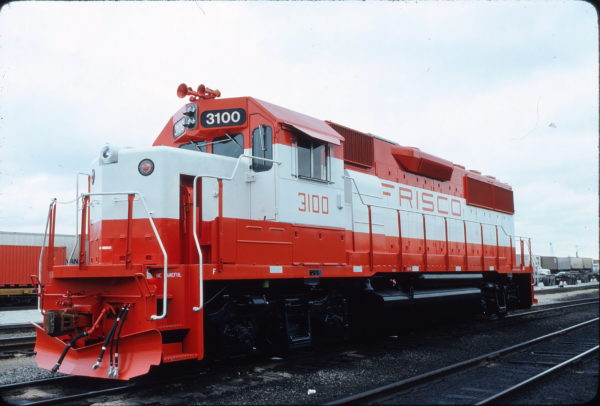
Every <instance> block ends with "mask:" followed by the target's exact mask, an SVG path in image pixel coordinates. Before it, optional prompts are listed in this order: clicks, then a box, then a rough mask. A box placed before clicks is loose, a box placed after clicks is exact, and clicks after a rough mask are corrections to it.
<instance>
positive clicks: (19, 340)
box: [0, 336, 35, 351]
mask: <svg viewBox="0 0 600 406" xmlns="http://www.w3.org/2000/svg"><path fill="white" fill-rule="evenodd" d="M34 345H35V336H20V337H8V338H0V351H12V350H19V349H23V348H30V347H33V346H34Z"/></svg>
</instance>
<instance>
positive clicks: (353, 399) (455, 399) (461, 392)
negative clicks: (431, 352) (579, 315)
mask: <svg viewBox="0 0 600 406" xmlns="http://www.w3.org/2000/svg"><path fill="white" fill-rule="evenodd" d="M598 320H599V318H594V319H591V320H588V321H586V322H583V323H579V324H576V325H573V326H571V327H568V328H565V329H561V330H559V331H555V332H553V333H550V334H545V335H543V336H540V337H537V338H534V339H532V340H528V341H525V342H522V343H519V344H516V345H512V346H510V347H506V348H503V349H500V350H497V351H494V352H491V353H488V354H484V355H481V356H478V357H475V358H472V359H469V360H465V361H462V362H458V363H456V364H452V365H449V366H446V367H443V368H440V369H437V370H434V371H430V372H426V373H424V374H420V375H417V376H414V377H410V378H408V379H403V380H401V381H397V382H392V383H389V384H387V385H383V386H380V387H377V388H373V389H370V390H367V391H364V392H360V393H356V394H354V395H351V396H347V397H344V398H341V399H337V400H334V401H332V402H329V403H326V404H327V405H348V404H365V403H376V404H417V403H418V404H440V403H444V404H446V403H450V404H452V403H454V404H465V403H468V404H475V405H483V404H487V403H490V402H492V401H497V400H499V399H501V398H503V397H505V396H507V395H508V394H512V393H514V392H515V391H518V390H521V389H523V388H524V387H525V386H526V385H528V384H530V383H532V382H535V381H537V380H539V379H542V378H544V377H545V376H547V375H549V374H551V373H553V372H555V371H557V370H559V369H561V368H564V367H566V366H569V365H571V364H572V363H574V362H577V361H579V360H581V359H582V358H584V357H587V356H589V355H591V354H593V353H595V352H597V351H598V347H599V346H598V340H597V338H596V339H590V338H589V334H582V333H581V332H582V330H584V329H587V331H588V333H589V331H590V330H591V328H594V329H596V330H597V328H598V327H597V325H598ZM576 333H579V334H576ZM567 334H568V335H569V338H570V340H575V341H574V342H573V341H569V342H568V343H563V342H561V340H560V339H559V338H561V337H562V336H564V335H567ZM565 348H567V349H573V348H577V351H565ZM524 349H527V351H522V350H524ZM466 382H468V386H466V384H465V383H466Z"/></svg>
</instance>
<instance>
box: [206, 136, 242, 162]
mask: <svg viewBox="0 0 600 406" xmlns="http://www.w3.org/2000/svg"><path fill="white" fill-rule="evenodd" d="M211 144H212V149H213V154H217V155H224V156H230V157H232V158H237V157H239V156H240V155H242V154H243V153H244V135H243V134H242V133H237V134H233V135H225V136H223V137H217V138H215V139H214V140H213V141H212V143H211Z"/></svg>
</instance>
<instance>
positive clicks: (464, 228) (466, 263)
mask: <svg viewBox="0 0 600 406" xmlns="http://www.w3.org/2000/svg"><path fill="white" fill-rule="evenodd" d="M463 230H464V233H465V269H464V271H466V270H468V269H469V253H468V249H469V247H468V243H467V220H465V219H463Z"/></svg>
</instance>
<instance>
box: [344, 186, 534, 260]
mask: <svg viewBox="0 0 600 406" xmlns="http://www.w3.org/2000/svg"><path fill="white" fill-rule="evenodd" d="M343 178H344V179H349V180H350V181H351V182H352V184H353V185H354V188H355V189H356V193H357V194H358V198H359V199H360V202H361V204H362V205H363V206H366V207H367V210H368V212H369V234H371V207H379V208H382V209H386V210H395V211H396V212H398V224H399V225H398V227H400V212H405V213H412V214H421V215H422V216H423V233H424V236H425V237H424V238H425V241H427V240H426V230H425V216H429V217H437V218H442V219H444V226H445V228H446V247H447V245H448V230H447V227H448V225H447V217H444V216H440V215H437V214H425V213H418V212H415V211H410V210H406V209H400V208H392V207H388V206H382V205H378V204H372V203H366V202H365V200H364V199H363V196H362V193H361V192H360V190H359V189H358V185H357V184H356V180H355V179H354V178H352V177H351V176H346V175H344V176H343ZM462 221H463V224H464V228H465V229H464V234H465V241H464V243H465V257H466V256H467V252H466V244H467V230H466V223H471V224H479V225H480V226H483V225H488V226H493V227H495V228H496V263H498V262H499V250H498V248H499V245H498V229H500V230H501V231H502V233H504V235H505V236H506V237H507V238H508V239H509V242H510V248H511V250H510V251H511V258H510V263H511V268H514V267H515V265H516V264H515V262H516V260H515V258H514V255H515V253H514V249H513V238H514V239H515V240H517V239H519V241H520V252H521V257H520V261H519V267H520V268H521V270H522V269H524V266H525V255H524V254H525V246H524V240H525V239H526V240H528V251H529V266H530V267H532V266H533V256H532V255H531V238H529V237H521V236H518V235H511V234H509V233H508V232H506V230H505V229H504V226H502V225H498V224H491V223H482V222H477V221H472V220H466V219H462ZM399 232H400V234H399V238H400V239H401V238H402V234H401V230H400V229H399ZM480 234H481V246H482V250H481V256H482V258H483V257H484V252H483V245H484V244H483V230H482V229H481V230H480ZM515 248H516V247H515ZM372 251H373V250H372V247H371V255H372ZM400 253H402V246H401V245H400ZM424 255H425V258H426V257H427V252H426V249H424ZM446 256H448V250H447V249H446ZM426 264H427V263H426V262H425V267H427V265H426ZM482 266H483V262H482Z"/></svg>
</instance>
